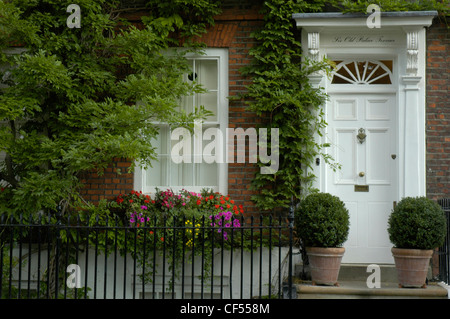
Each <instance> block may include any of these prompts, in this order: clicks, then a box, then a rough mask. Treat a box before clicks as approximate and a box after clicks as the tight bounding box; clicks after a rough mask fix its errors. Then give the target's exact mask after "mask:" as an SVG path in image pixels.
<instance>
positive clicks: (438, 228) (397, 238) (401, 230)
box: [388, 197, 447, 249]
mask: <svg viewBox="0 0 450 319" xmlns="http://www.w3.org/2000/svg"><path fill="white" fill-rule="evenodd" d="M388 225H389V226H388V233H389V239H390V240H391V242H392V243H393V244H394V246H395V247H397V248H412V249H434V248H436V247H439V246H441V245H442V244H443V243H444V240H445V235H446V229H447V228H446V218H445V214H444V211H443V210H442V208H441V207H440V206H439V205H438V204H437V203H436V202H434V201H433V200H431V199H429V198H426V197H406V198H403V199H402V200H401V201H400V202H399V203H398V204H397V206H396V207H395V208H394V209H393V211H392V213H391V215H390V217H389V221H388Z"/></svg>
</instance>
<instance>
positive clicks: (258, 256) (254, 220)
mask: <svg viewBox="0 0 450 319" xmlns="http://www.w3.org/2000/svg"><path fill="white" fill-rule="evenodd" d="M140 221H141V223H134V224H133V225H130V224H129V223H126V222H124V221H120V220H118V219H110V220H108V218H105V219H102V218H99V217H98V216H96V217H95V218H94V217H92V216H87V215H83V216H80V215H77V216H72V217H70V218H69V217H61V216H58V215H56V216H50V215H48V216H44V215H41V216H38V217H31V216H30V217H27V218H24V217H19V218H16V219H13V218H11V217H6V216H1V218H0V298H4V299H21V298H24V299H31V298H39V299H41V298H43V299H54V298H63V299H68V298H75V299H79V298H81V299H84V298H89V299H99V298H101V299H103V298H105V299H130V298H131V299H138V298H139V299H141V298H155V299H168V298H172V299H195V298H199V299H203V298H208V299H209V298H235V299H247V298H293V297H294V294H295V289H293V288H294V287H293V282H292V270H293V262H292V242H293V212H289V214H288V216H284V217H282V216H278V217H276V218H273V217H272V216H268V217H262V216H260V217H248V218H246V219H244V218H243V217H241V218H240V219H238V220H237V221H236V222H233V221H234V219H233V220H231V219H230V220H229V222H228V223H227V222H226V221H225V220H224V219H223V218H222V220H221V221H220V220H218V221H217V223H214V222H213V221H211V220H210V219H208V218H207V217H201V218H197V219H195V218H186V217H173V218H167V217H156V216H155V217H154V218H153V219H147V220H140ZM219 225H220V226H219Z"/></svg>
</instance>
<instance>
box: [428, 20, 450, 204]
mask: <svg viewBox="0 0 450 319" xmlns="http://www.w3.org/2000/svg"><path fill="white" fill-rule="evenodd" d="M447 23H448V21H447ZM426 72H427V76H426V80H427V84H426V85H427V86H426V88H427V93H426V94H427V100H426V104H427V107H426V116H427V123H426V124H427V127H426V134H427V139H426V142H427V157H426V160H427V167H426V169H427V196H428V197H429V198H432V199H439V198H450V123H449V119H450V100H449V94H448V92H449V89H450V83H449V72H450V51H449V32H448V28H447V25H446V24H445V22H442V21H440V20H439V19H435V20H434V21H433V25H432V26H431V27H430V28H429V29H428V30H427V69H426Z"/></svg>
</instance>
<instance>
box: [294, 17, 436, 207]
mask: <svg viewBox="0 0 450 319" xmlns="http://www.w3.org/2000/svg"><path fill="white" fill-rule="evenodd" d="M435 16H437V12H436V11H418V12H382V14H381V28H378V29H376V28H372V29H371V28H369V27H368V26H367V18H368V15H365V14H342V13H298V14H294V15H293V18H294V19H295V21H296V25H297V27H298V28H301V29H302V43H303V46H304V48H305V52H307V53H308V55H309V58H310V59H313V60H321V59H322V58H323V57H328V56H330V57H338V56H346V57H351V56H355V55H362V56H369V55H370V56H374V57H386V56H390V57H392V59H394V61H395V62H394V63H395V65H396V66H397V68H396V73H395V74H396V75H395V77H396V79H395V82H396V83H395V85H393V87H392V88H391V89H390V90H393V91H394V92H396V93H397V121H398V123H397V130H398V131H397V137H398V143H397V145H398V154H397V159H398V161H399V164H398V194H399V199H400V198H403V197H406V196H425V194H426V169H425V167H426V163H425V157H426V141H425V131H426V127H425V123H426V118H425V90H426V85H425V67H426V52H425V51H426V30H425V27H428V26H430V25H431V23H432V19H433V18H434V17H435ZM310 80H311V82H312V84H313V85H315V86H316V87H323V88H324V89H325V91H327V90H328V89H330V87H329V81H328V79H327V78H326V76H325V75H324V74H321V73H317V74H314V75H312V76H311V77H310ZM381 89H382V88H380V90H381ZM384 89H386V88H384ZM345 90H349V92H350V90H351V88H345V87H343V88H342V89H340V91H341V92H344V91H345ZM370 90H372V89H370ZM358 92H362V89H361V88H358ZM372 92H373V91H372ZM386 93H387V92H386ZM318 138H319V137H318ZM324 138H325V137H324ZM319 142H325V140H323V139H320V138H319ZM321 163H323V161H321ZM325 171H326V167H325V165H323V164H320V165H319V166H315V168H314V174H315V175H316V176H318V179H317V183H316V185H315V186H316V188H318V189H319V190H320V191H326V189H325V185H326V183H325V178H326V173H325Z"/></svg>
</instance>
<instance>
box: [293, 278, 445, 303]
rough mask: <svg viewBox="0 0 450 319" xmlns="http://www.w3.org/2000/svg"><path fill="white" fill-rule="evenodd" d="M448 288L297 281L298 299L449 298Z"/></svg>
mask: <svg viewBox="0 0 450 319" xmlns="http://www.w3.org/2000/svg"><path fill="white" fill-rule="evenodd" d="M447 295H448V292H447V289H445V288H443V287H441V286H440V285H438V284H436V283H430V284H429V285H428V286H427V288H399V287H398V284H397V283H392V282H391V283H386V282H384V283H381V288H367V285H366V282H365V281H340V282H339V286H338V287H336V286H319V285H315V286H313V285H312V284H311V282H301V283H297V298H298V299H363V298H373V299H381V298H383V299H394V298H402V299H410V298H411V299H413V298H414V299H415V298H418V299H428V298H429V299H447V298H448V297H447Z"/></svg>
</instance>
